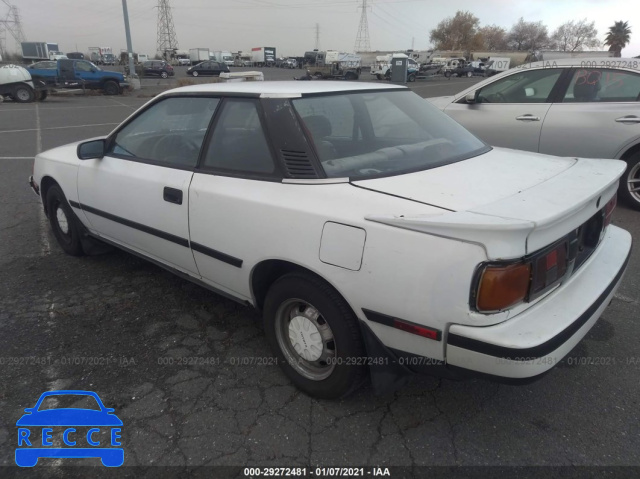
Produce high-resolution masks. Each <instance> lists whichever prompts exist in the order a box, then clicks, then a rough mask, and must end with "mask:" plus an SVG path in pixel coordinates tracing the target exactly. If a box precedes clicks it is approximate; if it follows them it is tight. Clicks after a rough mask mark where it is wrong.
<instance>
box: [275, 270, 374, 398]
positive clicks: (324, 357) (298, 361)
mask: <svg viewBox="0 0 640 479" xmlns="http://www.w3.org/2000/svg"><path fill="white" fill-rule="evenodd" d="M264 325H265V334H266V336H267V340H268V342H269V345H270V346H271V349H272V350H273V352H274V354H275V356H276V357H277V358H278V362H279V364H280V365H281V367H282V370H283V371H284V373H285V374H286V375H287V377H289V379H290V380H291V381H292V382H293V383H294V384H295V386H296V387H298V388H299V389H301V390H302V391H304V392H305V393H307V394H309V395H310V396H313V397H316V398H322V399H337V398H340V397H344V396H346V395H347V394H349V393H351V392H353V391H355V390H356V389H357V388H358V387H360V386H361V385H362V383H363V382H364V381H365V380H366V378H367V368H366V367H365V366H364V365H361V364H358V365H353V364H352V362H350V363H349V364H347V360H348V359H347V358H361V357H364V356H365V355H366V351H365V347H364V344H363V341H362V336H361V333H360V327H359V325H358V319H357V318H356V316H355V314H354V313H353V311H351V308H350V307H349V305H348V304H347V302H346V301H345V300H344V299H343V298H342V296H340V294H339V293H338V292H337V291H336V290H335V289H333V288H332V287H331V286H330V285H329V284H328V283H326V282H325V281H323V280H321V279H319V278H317V277H315V276H312V275H310V274H305V273H291V274H287V275H285V276H283V277H281V278H280V279H278V280H277V281H276V282H275V283H274V284H273V285H272V286H271V288H270V289H269V292H268V293H267V297H266V299H265V304H264ZM305 331H306V334H305ZM292 335H293V336H292ZM292 338H294V339H295V343H294V342H293V341H292ZM312 343H315V344H312ZM297 350H301V352H300V353H298V352H297Z"/></svg>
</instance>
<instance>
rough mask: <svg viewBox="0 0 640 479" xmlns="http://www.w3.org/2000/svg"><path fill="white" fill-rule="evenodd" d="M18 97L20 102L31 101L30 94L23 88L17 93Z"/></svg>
mask: <svg viewBox="0 0 640 479" xmlns="http://www.w3.org/2000/svg"><path fill="white" fill-rule="evenodd" d="M16 96H17V97H18V99H19V100H23V101H27V100H28V99H29V92H28V91H27V90H25V89H24V88H21V89H19V90H18V91H17V92H16Z"/></svg>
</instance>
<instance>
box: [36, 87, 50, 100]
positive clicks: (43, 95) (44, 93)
mask: <svg viewBox="0 0 640 479" xmlns="http://www.w3.org/2000/svg"><path fill="white" fill-rule="evenodd" d="M48 96H49V90H39V91H37V92H36V101H45V100H46V99H47V97H48Z"/></svg>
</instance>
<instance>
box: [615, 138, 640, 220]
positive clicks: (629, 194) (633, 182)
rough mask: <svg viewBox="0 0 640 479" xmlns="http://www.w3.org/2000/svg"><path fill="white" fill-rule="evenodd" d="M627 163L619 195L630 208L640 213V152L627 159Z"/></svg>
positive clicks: (621, 179)
mask: <svg viewBox="0 0 640 479" xmlns="http://www.w3.org/2000/svg"><path fill="white" fill-rule="evenodd" d="M626 162H627V169H626V171H625V172H624V175H622V178H620V186H619V187H618V194H619V196H620V199H621V200H622V201H624V202H625V203H626V204H627V205H628V206H630V207H631V208H633V209H635V210H639V211H640V151H639V152H636V153H635V154H633V155H631V156H630V157H629V158H626ZM634 190H635V191H634Z"/></svg>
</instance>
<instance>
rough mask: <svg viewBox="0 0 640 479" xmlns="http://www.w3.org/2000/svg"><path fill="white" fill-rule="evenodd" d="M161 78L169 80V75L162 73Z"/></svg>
mask: <svg viewBox="0 0 640 479" xmlns="http://www.w3.org/2000/svg"><path fill="white" fill-rule="evenodd" d="M160 78H169V74H168V73H167V72H162V73H160Z"/></svg>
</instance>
